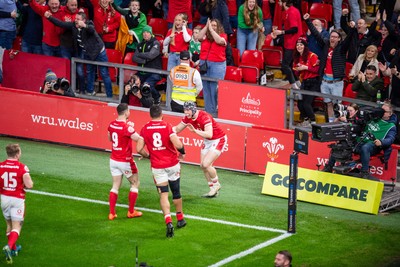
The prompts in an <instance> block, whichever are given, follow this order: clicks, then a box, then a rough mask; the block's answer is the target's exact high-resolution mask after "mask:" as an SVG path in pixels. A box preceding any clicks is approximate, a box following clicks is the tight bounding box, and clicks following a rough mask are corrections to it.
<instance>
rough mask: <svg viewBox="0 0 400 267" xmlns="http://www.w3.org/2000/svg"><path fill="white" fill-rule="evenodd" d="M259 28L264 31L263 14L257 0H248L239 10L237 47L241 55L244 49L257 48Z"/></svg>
mask: <svg viewBox="0 0 400 267" xmlns="http://www.w3.org/2000/svg"><path fill="white" fill-rule="evenodd" d="M259 29H262V31H264V26H263V14H262V10H261V8H259V7H258V5H257V3H256V0H246V1H245V2H244V4H243V5H241V6H240V7H239V10H238V29H237V44H236V46H237V48H238V49H239V51H240V55H242V54H243V52H244V50H255V49H256V47H257V39H258V33H259Z"/></svg>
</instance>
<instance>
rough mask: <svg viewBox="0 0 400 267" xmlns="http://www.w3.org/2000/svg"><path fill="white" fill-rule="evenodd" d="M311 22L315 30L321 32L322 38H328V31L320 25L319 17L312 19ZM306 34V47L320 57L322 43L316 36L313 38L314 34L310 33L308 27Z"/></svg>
mask: <svg viewBox="0 0 400 267" xmlns="http://www.w3.org/2000/svg"><path fill="white" fill-rule="evenodd" d="M312 24H313V25H314V27H315V28H316V29H317V31H318V32H320V33H321V36H322V38H323V39H329V32H328V31H327V30H325V29H324V28H323V27H322V23H321V21H320V20H319V19H313V21H312ZM306 36H307V42H308V48H309V49H310V51H311V52H313V53H315V54H317V56H318V57H320V56H321V53H322V49H323V47H324V44H323V43H322V44H321V43H319V42H318V41H317V38H315V36H314V35H312V34H311V32H310V30H309V29H308V30H307V33H306Z"/></svg>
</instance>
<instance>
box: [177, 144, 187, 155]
mask: <svg viewBox="0 0 400 267" xmlns="http://www.w3.org/2000/svg"><path fill="white" fill-rule="evenodd" d="M176 150H178V152H179V153H181V154H182V155H185V154H186V152H185V147H184V146H182V147H181V148H177V149H176Z"/></svg>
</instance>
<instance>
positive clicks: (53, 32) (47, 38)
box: [29, 0, 65, 46]
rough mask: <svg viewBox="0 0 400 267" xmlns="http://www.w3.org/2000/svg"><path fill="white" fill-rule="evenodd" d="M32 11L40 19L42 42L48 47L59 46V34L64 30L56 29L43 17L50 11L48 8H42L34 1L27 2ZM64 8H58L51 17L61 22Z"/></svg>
mask: <svg viewBox="0 0 400 267" xmlns="http://www.w3.org/2000/svg"><path fill="white" fill-rule="evenodd" d="M29 3H30V6H31V7H32V9H33V11H35V12H36V13H38V14H39V15H40V16H41V17H42V21H43V38H42V42H43V43H45V44H47V45H50V46H60V34H61V33H63V32H64V29H62V28H60V27H57V26H56V25H54V24H53V23H51V22H50V21H49V20H48V19H47V18H45V17H44V13H45V12H46V11H48V10H50V8H49V6H47V5H46V6H42V5H40V4H38V3H37V2H36V1H35V0H30V1H29ZM64 8H65V7H64V6H60V8H59V9H58V11H57V12H55V13H52V16H53V17H55V18H57V19H59V20H62V18H63V15H64Z"/></svg>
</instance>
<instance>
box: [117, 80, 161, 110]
mask: <svg viewBox="0 0 400 267" xmlns="http://www.w3.org/2000/svg"><path fill="white" fill-rule="evenodd" d="M145 85H146V87H148V88H145V89H146V90H147V89H148V90H150V85H148V84H144V85H143V86H142V84H141V82H140V79H139V77H138V76H137V75H132V77H131V78H130V79H129V81H128V83H127V84H126V85H125V88H124V95H123V96H122V98H121V103H126V104H128V105H129V106H136V107H145V108H149V107H151V106H152V105H153V104H154V99H153V97H152V96H151V93H150V91H148V92H147V91H146V92H145V95H143V93H142V92H143V87H144V86H145Z"/></svg>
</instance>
